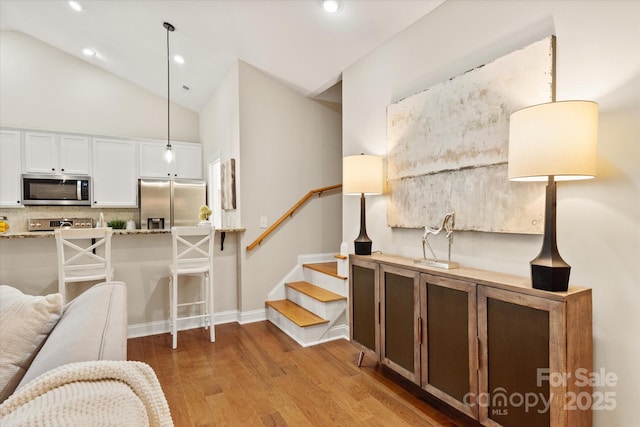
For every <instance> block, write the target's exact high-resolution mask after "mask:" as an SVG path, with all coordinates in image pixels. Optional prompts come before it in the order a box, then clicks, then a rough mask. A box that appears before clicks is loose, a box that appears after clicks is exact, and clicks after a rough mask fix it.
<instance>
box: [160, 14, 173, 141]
mask: <svg viewBox="0 0 640 427" xmlns="http://www.w3.org/2000/svg"><path fill="white" fill-rule="evenodd" d="M163 25H164V27H165V28H166V29H167V150H171V112H170V111H171V84H170V83H171V79H170V70H171V60H170V53H169V32H171V31H173V30H175V27H174V26H173V25H171V24H170V23H168V22H165V23H164V24H163Z"/></svg>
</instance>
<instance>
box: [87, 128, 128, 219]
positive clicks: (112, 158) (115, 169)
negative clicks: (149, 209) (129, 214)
mask: <svg viewBox="0 0 640 427" xmlns="http://www.w3.org/2000/svg"><path fill="white" fill-rule="evenodd" d="M137 152H138V150H137V144H136V143H135V142H133V141H126V140H116V139H104V138H94V140H93V194H92V196H93V203H92V207H95V208H115V207H120V208H130V207H137V206H138V157H137Z"/></svg>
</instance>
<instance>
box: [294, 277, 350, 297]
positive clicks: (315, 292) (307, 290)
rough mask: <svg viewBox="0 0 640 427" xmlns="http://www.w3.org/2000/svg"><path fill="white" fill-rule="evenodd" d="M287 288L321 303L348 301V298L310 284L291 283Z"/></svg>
mask: <svg viewBox="0 0 640 427" xmlns="http://www.w3.org/2000/svg"><path fill="white" fill-rule="evenodd" d="M287 286H288V287H290V288H291V289H295V290H296V291H298V292H300V293H303V294H305V295H307V296H309V297H311V298H313V299H315V300H318V301H320V302H333V301H341V300H346V299H347V297H343V296H342V295H338V294H336V293H335V292H331V291H329V290H327V289H324V288H321V287H320V286H316V285H314V284H312V283H309V282H291V283H287Z"/></svg>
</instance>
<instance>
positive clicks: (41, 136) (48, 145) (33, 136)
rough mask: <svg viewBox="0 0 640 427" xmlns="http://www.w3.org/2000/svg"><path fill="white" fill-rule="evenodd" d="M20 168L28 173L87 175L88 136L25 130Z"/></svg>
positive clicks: (89, 149) (88, 160)
mask: <svg viewBox="0 0 640 427" xmlns="http://www.w3.org/2000/svg"><path fill="white" fill-rule="evenodd" d="M24 146H25V152H24V169H25V172H29V173H50V174H57V175H59V174H69V175H89V173H90V167H89V166H90V164H91V163H90V152H91V146H90V143H89V138H88V137H86V136H81V135H78V136H76V135H58V134H55V133H48V132H25V138H24Z"/></svg>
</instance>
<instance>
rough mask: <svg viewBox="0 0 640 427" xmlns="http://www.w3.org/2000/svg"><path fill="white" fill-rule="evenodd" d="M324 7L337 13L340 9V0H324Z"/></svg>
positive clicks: (330, 11)
mask: <svg viewBox="0 0 640 427" xmlns="http://www.w3.org/2000/svg"><path fill="white" fill-rule="evenodd" d="M322 8H323V9H324V10H325V11H327V12H329V13H336V12H337V11H338V9H340V2H339V1H338V0H322Z"/></svg>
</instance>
